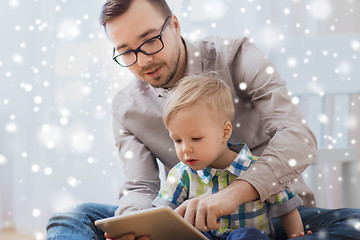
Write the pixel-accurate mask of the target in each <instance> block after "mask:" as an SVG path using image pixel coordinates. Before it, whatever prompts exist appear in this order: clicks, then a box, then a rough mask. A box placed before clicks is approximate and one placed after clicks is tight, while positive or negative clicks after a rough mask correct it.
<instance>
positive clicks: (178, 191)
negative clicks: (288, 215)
mask: <svg viewBox="0 0 360 240" xmlns="http://www.w3.org/2000/svg"><path fill="white" fill-rule="evenodd" d="M257 159H258V157H256V156H253V155H252V154H251V152H250V150H249V148H248V147H247V146H246V145H244V146H243V148H242V149H241V151H240V152H239V154H238V156H237V157H236V158H235V160H234V161H233V162H232V164H231V165H230V166H229V167H228V168H226V169H223V170H222V169H214V168H211V167H207V168H205V169H202V170H198V171H195V170H193V169H191V168H190V167H188V166H187V165H185V164H183V163H181V162H180V163H178V164H177V165H176V166H175V167H174V168H173V169H171V171H170V172H169V175H168V178H167V181H166V183H165V184H164V186H163V187H162V188H161V190H160V192H159V195H158V197H157V198H156V200H155V201H154V202H161V203H164V202H167V204H168V205H170V206H171V207H173V208H176V207H177V206H179V205H180V204H181V203H183V202H184V201H185V200H186V199H191V198H195V197H199V196H201V195H205V194H212V193H216V192H218V191H220V190H221V189H223V188H225V187H227V186H228V185H229V184H230V183H232V182H233V181H235V180H236V178H237V177H238V176H239V175H241V174H242V173H243V172H245V171H246V170H247V169H248V167H249V166H250V164H251V163H253V162H255V161H256V160H257ZM294 196H296V195H295V193H294V191H293V190H292V189H291V187H289V188H287V189H285V191H283V192H280V193H278V194H276V195H273V196H271V197H270V198H269V199H268V200H266V201H265V202H261V201H260V200H256V201H251V202H247V203H245V204H242V205H240V206H239V207H238V208H237V209H236V210H235V211H234V212H233V213H232V214H230V215H227V216H223V217H220V218H219V219H218V220H219V221H220V223H221V226H220V228H219V229H218V230H216V231H215V230H214V231H211V234H212V235H213V236H223V235H227V234H229V233H230V232H231V231H233V230H235V229H238V228H245V227H256V228H258V229H260V230H262V231H264V232H266V233H267V234H268V235H269V236H272V235H273V233H274V228H273V226H272V224H271V218H270V214H269V210H270V208H272V207H273V206H276V207H279V206H280V207H281V205H283V204H284V203H286V202H287V201H289V200H290V199H292V198H294ZM164 200H165V201H164ZM154 205H158V204H154ZM298 205H299V204H297V205H296V206H294V205H292V209H288V211H287V212H290V211H291V210H293V209H294V208H295V207H297V206H298Z"/></svg>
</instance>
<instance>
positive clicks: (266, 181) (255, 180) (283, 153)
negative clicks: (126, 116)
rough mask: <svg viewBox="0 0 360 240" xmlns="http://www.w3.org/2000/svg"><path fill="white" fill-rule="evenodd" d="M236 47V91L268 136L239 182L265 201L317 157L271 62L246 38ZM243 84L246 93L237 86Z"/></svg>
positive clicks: (310, 135) (314, 145)
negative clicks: (252, 188) (254, 160)
mask: <svg viewBox="0 0 360 240" xmlns="http://www.w3.org/2000/svg"><path fill="white" fill-rule="evenodd" d="M237 46H238V47H237V51H236V54H235V56H234V58H233V60H232V61H233V62H232V63H231V66H232V70H231V74H232V79H233V81H234V82H233V83H234V88H235V91H237V95H238V96H240V97H241V98H242V99H247V101H249V104H250V105H251V106H253V107H254V108H255V109H256V110H257V112H258V114H259V117H260V122H261V124H262V126H263V127H264V129H265V133H266V135H268V136H269V137H270V140H269V142H268V144H267V146H266V147H265V149H264V151H263V152H262V154H261V156H260V157H259V159H258V160H257V161H256V163H254V164H252V165H251V166H250V168H249V170H248V171H246V172H245V173H244V174H242V175H241V176H239V178H238V179H243V180H245V181H247V182H249V183H250V184H252V185H253V186H254V187H255V189H256V190H257V191H258V193H259V195H260V198H261V200H262V201H264V200H265V199H268V198H269V197H270V196H271V195H273V194H275V193H278V192H281V191H283V190H284V189H285V187H286V185H287V184H289V183H290V182H291V181H293V180H294V179H295V178H296V177H297V176H298V175H299V174H301V173H302V172H303V171H304V170H305V169H306V168H307V166H309V164H310V163H311V162H312V161H313V160H314V159H315V157H316V151H317V143H316V138H315V136H314V134H313V133H312V132H311V130H310V129H309V127H308V126H307V125H306V123H305V121H304V117H303V116H302V113H301V111H300V109H299V108H298V106H296V105H295V104H293V103H292V101H291V96H290V95H289V92H288V90H287V88H286V83H285V82H284V81H283V80H282V79H281V77H280V75H279V73H278V72H277V70H276V69H275V67H274V65H273V64H272V63H271V61H270V60H268V59H267V58H266V56H265V55H264V54H263V53H262V52H261V51H260V50H258V49H257V48H256V47H255V46H254V44H252V43H250V42H249V41H248V40H246V39H245V40H242V41H239V42H238V44H237ZM242 83H245V84H243V85H244V86H246V89H245V90H241V89H239V87H236V86H240V84H242ZM249 120H250V121H251V119H249Z"/></svg>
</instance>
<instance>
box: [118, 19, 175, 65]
mask: <svg viewBox="0 0 360 240" xmlns="http://www.w3.org/2000/svg"><path fill="white" fill-rule="evenodd" d="M170 18H171V16H168V17H167V18H166V20H165V23H164V25H163V26H162V28H161V31H160V34H159V35H157V36H155V37H152V38H150V39H148V40H146V41H145V42H143V43H142V44H141V45H140V46H139V47H138V48H136V49H133V50H129V51H126V52H123V53H120V54H118V55H116V56H115V51H116V50H115V47H114V48H113V58H112V59H113V60H114V61H115V62H116V63H117V64H119V65H120V66H122V67H130V66H132V65H134V64H135V63H136V62H137V60H138V53H139V52H141V53H143V54H145V55H148V56H149V55H154V54H156V53H158V52H160V51H161V50H163V49H164V42H163V40H162V36H163V34H164V31H165V29H166V27H167V25H169V21H170ZM155 39H159V40H160V42H161V48H160V49H159V50H157V51H156V52H153V53H147V52H145V51H144V50H142V49H141V47H142V46H144V45H145V44H147V43H149V42H151V41H153V40H155ZM130 52H133V53H135V56H136V59H135V61H134V62H133V63H132V64H129V65H122V64H121V63H120V62H119V61H118V60H117V58H118V57H119V56H121V55H124V54H128V53H130Z"/></svg>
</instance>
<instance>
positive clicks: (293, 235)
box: [290, 231, 312, 238]
mask: <svg viewBox="0 0 360 240" xmlns="http://www.w3.org/2000/svg"><path fill="white" fill-rule="evenodd" d="M308 234H312V231H307V233H306V235H308ZM304 236H305V233H304V232H301V233H299V234H292V235H291V236H290V238H297V237H304Z"/></svg>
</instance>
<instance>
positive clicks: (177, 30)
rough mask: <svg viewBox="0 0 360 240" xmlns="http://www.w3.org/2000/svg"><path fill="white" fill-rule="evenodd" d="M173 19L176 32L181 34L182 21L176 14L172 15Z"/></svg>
mask: <svg viewBox="0 0 360 240" xmlns="http://www.w3.org/2000/svg"><path fill="white" fill-rule="evenodd" d="M171 19H172V20H173V24H174V28H175V30H176V33H177V34H179V35H180V23H179V20H178V19H177V17H176V16H175V15H172V16H171Z"/></svg>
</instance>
